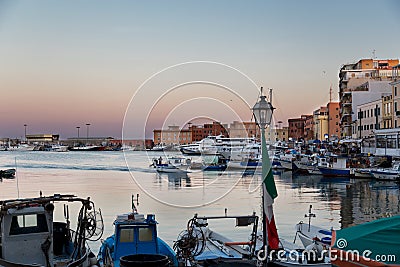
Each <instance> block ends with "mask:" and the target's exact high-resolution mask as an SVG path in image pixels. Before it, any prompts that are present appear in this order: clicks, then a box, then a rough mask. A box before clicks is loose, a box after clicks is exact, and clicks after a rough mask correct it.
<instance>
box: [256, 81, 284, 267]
mask: <svg viewBox="0 0 400 267" xmlns="http://www.w3.org/2000/svg"><path fill="white" fill-rule="evenodd" d="M262 91H263V88H262V87H261V96H260V100H259V101H258V102H257V103H256V104H255V105H254V107H253V114H254V118H255V120H256V123H257V124H258V126H259V127H260V130H261V149H262V187H263V191H262V192H263V193H262V202H263V205H262V207H263V209H262V210H263V247H264V253H265V255H264V256H265V260H264V265H265V264H266V259H267V253H268V251H267V248H268V246H270V247H271V249H276V248H277V247H276V246H277V245H278V243H279V240H278V243H276V239H274V238H277V237H278V236H277V231H276V227H275V223H274V219H273V213H272V203H273V199H274V198H275V197H276V196H277V192H276V187H275V182H274V179H273V176H272V172H271V162H270V160H269V156H268V151H267V143H266V140H265V129H266V128H267V127H268V126H269V125H270V124H271V120H272V114H273V111H274V108H273V107H272V104H271V102H267V101H266V96H264V95H263V93H262ZM271 99H272V90H271V89H270V100H271ZM270 172H271V173H270ZM267 212H268V218H267ZM271 216H272V217H271ZM271 218H272V219H271ZM269 224H271V226H272V227H273V228H275V229H270V228H269V229H268V233H270V234H271V236H268V241H273V242H274V244H272V246H271V242H267V227H269V226H268V225H269ZM272 224H273V225H272ZM272 234H273V235H274V236H272ZM275 234H276V235H275Z"/></svg>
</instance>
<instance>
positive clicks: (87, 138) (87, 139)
mask: <svg viewBox="0 0 400 267" xmlns="http://www.w3.org/2000/svg"><path fill="white" fill-rule="evenodd" d="M89 126H90V123H86V144H88V143H89Z"/></svg>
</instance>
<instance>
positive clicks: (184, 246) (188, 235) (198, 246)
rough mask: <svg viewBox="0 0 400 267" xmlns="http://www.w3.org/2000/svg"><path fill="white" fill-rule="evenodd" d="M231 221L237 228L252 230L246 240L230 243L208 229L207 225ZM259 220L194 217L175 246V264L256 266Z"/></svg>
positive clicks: (253, 218) (230, 217) (251, 217)
mask: <svg viewBox="0 0 400 267" xmlns="http://www.w3.org/2000/svg"><path fill="white" fill-rule="evenodd" d="M229 219H231V220H232V219H234V220H235V222H236V224H235V226H236V227H247V226H252V232H251V233H250V235H249V240H244V241H243V240H241V241H233V240H232V239H230V238H228V237H225V236H224V235H222V234H220V233H218V232H215V231H213V230H212V229H211V228H210V227H209V222H210V221H215V220H224V222H225V221H227V220H229ZM257 227H258V216H256V215H255V214H253V215H249V216H204V217H199V216H197V215H195V216H194V217H193V218H192V219H190V220H189V221H188V223H187V228H186V229H185V230H184V231H182V232H181V233H180V234H179V236H178V239H177V241H176V242H175V244H174V249H175V251H176V254H177V258H178V260H179V261H180V262H181V263H182V264H183V265H185V266H198V264H200V266H222V265H223V264H225V265H229V266H249V265H251V266H256V261H257V260H256V257H255V252H256V251H255V248H256V239H257Z"/></svg>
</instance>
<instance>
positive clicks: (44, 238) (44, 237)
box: [0, 206, 53, 266]
mask: <svg viewBox="0 0 400 267" xmlns="http://www.w3.org/2000/svg"><path fill="white" fill-rule="evenodd" d="M52 228H53V209H50V208H48V209H47V210H46V209H45V207H43V206H39V207H25V208H22V209H17V208H13V209H9V210H7V213H5V214H3V216H2V220H1V244H0V246H1V255H0V258H2V259H4V260H7V261H10V262H18V263H25V264H32V263H36V264H40V265H43V266H44V265H46V257H49V261H50V262H52V261H53V254H52V253H48V254H47V255H46V254H45V252H44V251H43V250H42V248H41V247H42V246H43V247H47V249H46V250H47V251H53V242H51V240H52V238H53V234H52V232H53V231H52Z"/></svg>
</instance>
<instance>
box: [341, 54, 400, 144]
mask: <svg viewBox="0 0 400 267" xmlns="http://www.w3.org/2000/svg"><path fill="white" fill-rule="evenodd" d="M398 64H399V60H398V59H386V60H380V59H361V60H359V61H358V62H356V63H351V64H345V65H343V66H342V67H341V69H340V71H339V79H340V80H339V100H340V109H339V111H340V126H341V127H340V134H341V136H342V137H351V136H352V126H353V125H352V124H353V122H354V121H355V120H356V118H355V117H354V116H356V115H354V114H357V113H356V111H355V110H354V107H355V106H356V105H357V104H362V103H360V102H359V103H357V104H356V105H355V106H353V93H354V91H357V90H356V88H358V90H360V89H362V87H360V86H361V85H363V84H365V83H366V82H368V81H370V80H375V81H387V82H389V81H391V80H392V75H393V73H392V68H393V67H394V66H396V65H398ZM365 88H366V87H364V89H365ZM371 100H372V99H370V100H368V101H371ZM368 101H364V102H363V103H366V102H368Z"/></svg>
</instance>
